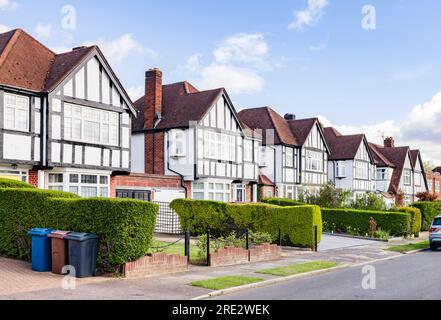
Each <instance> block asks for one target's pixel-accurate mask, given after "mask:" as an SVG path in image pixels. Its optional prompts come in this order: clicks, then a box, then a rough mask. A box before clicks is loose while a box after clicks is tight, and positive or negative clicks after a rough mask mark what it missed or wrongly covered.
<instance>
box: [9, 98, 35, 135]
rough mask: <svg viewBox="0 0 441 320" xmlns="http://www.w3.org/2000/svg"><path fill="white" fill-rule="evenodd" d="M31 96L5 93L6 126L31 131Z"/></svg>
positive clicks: (11, 128) (10, 128)
mask: <svg viewBox="0 0 441 320" xmlns="http://www.w3.org/2000/svg"><path fill="white" fill-rule="evenodd" d="M29 113H30V100H29V97H26V96H21V95H17V94H9V93H5V96H4V118H3V120H4V128H5V129H9V130H17V131H29Z"/></svg>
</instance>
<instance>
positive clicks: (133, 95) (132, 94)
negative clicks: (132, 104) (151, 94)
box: [127, 86, 145, 101]
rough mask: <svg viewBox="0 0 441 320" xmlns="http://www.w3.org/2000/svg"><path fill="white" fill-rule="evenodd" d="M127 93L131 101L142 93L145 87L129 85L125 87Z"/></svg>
mask: <svg viewBox="0 0 441 320" xmlns="http://www.w3.org/2000/svg"><path fill="white" fill-rule="evenodd" d="M127 93H128V95H129V96H130V99H132V101H136V100H138V99H139V98H141V97H142V96H143V95H144V93H145V87H144V86H136V87H131V88H129V89H127Z"/></svg>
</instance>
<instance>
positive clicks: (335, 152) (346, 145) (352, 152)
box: [323, 127, 365, 160]
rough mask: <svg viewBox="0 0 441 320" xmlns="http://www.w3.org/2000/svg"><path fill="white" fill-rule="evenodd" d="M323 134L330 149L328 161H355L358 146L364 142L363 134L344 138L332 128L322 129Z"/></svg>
mask: <svg viewBox="0 0 441 320" xmlns="http://www.w3.org/2000/svg"><path fill="white" fill-rule="evenodd" d="M323 132H324V135H325V139H326V142H327V143H328V145H329V148H330V149H331V154H330V155H329V160H350V159H355V156H356V155H357V152H358V149H359V148H360V145H361V144H362V143H363V141H365V136H364V134H355V135H347V136H344V135H342V134H341V133H340V132H338V131H337V130H336V129H334V128H332V127H328V128H324V129H323Z"/></svg>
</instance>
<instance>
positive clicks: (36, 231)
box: [28, 228, 54, 236]
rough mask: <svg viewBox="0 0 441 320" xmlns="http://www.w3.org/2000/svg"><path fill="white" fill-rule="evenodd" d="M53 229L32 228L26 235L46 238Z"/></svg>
mask: <svg viewBox="0 0 441 320" xmlns="http://www.w3.org/2000/svg"><path fill="white" fill-rule="evenodd" d="M52 231H54V230H53V229H46V228H34V229H31V230H29V232H28V235H30V236H47V235H48V234H50V233H51V232H52Z"/></svg>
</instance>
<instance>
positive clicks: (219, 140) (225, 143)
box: [203, 130, 236, 162]
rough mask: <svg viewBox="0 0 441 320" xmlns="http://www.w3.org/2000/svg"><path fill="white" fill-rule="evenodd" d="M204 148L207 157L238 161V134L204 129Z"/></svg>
mask: <svg viewBox="0 0 441 320" xmlns="http://www.w3.org/2000/svg"><path fill="white" fill-rule="evenodd" d="M203 148H204V157H205V158H207V159H215V160H224V161H234V162H235V161H236V136H232V135H227V134H223V133H217V132H214V131H209V130H207V131H204V143H203Z"/></svg>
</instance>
